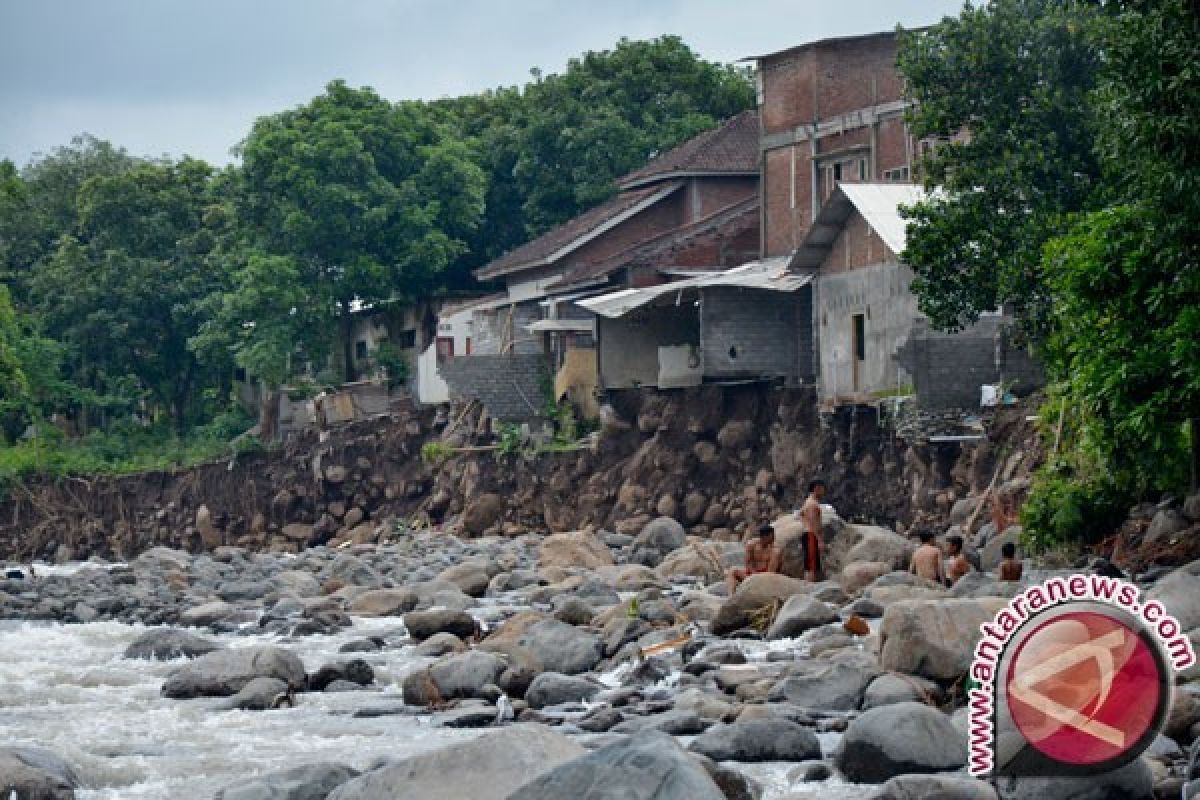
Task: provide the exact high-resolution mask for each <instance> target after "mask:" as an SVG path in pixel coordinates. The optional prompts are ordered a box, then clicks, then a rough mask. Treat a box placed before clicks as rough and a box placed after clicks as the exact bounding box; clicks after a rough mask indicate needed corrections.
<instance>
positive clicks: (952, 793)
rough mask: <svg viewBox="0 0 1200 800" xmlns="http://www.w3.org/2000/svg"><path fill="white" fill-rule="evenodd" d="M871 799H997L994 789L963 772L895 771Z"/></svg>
mask: <svg viewBox="0 0 1200 800" xmlns="http://www.w3.org/2000/svg"><path fill="white" fill-rule="evenodd" d="M871 800H996V790H995V789H993V788H992V787H991V785H989V784H987V783H984V782H983V781H981V780H979V779H978V778H970V777H967V776H965V775H898V776H897V777H895V778H892V779H890V780H889V781H887V782H886V783H885V784H883V786H880V787H879V791H877V792H875V794H873V795H871Z"/></svg>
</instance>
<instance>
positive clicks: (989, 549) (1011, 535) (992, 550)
mask: <svg viewBox="0 0 1200 800" xmlns="http://www.w3.org/2000/svg"><path fill="white" fill-rule="evenodd" d="M1021 530H1022V529H1021V526H1020V525H1012V526H1010V527H1008V528H1005V529H1004V532H1003V533H998V534H996V535H995V536H993V537H992V538H990V539H988V541H987V544H985V545H984V546H983V550H981V551H980V553H979V567H980V569H983V570H985V571H987V572H993V571H995V569H996V568H997V567H999V566H1000V560H1001V559H1002V558H1004V556H1003V554H1002V553H1001V552H1000V551H1001V550H1002V549H1003V548H1004V545H1006V544H1008V543H1010V542H1011V543H1012V544H1013V545H1015V546H1016V548H1017V555H1018V556H1020V554H1021Z"/></svg>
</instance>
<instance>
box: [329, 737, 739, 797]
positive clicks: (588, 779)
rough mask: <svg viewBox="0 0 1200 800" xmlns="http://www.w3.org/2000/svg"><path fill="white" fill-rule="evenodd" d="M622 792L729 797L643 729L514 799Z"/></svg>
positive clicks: (548, 775) (670, 741) (667, 740)
mask: <svg viewBox="0 0 1200 800" xmlns="http://www.w3.org/2000/svg"><path fill="white" fill-rule="evenodd" d="M464 797H466V795H464ZM618 798H619V800H725V795H724V794H723V793H722V792H721V790H720V789H719V788H717V785H716V784H715V783H713V779H712V778H711V777H709V775H708V773H707V772H706V771H705V770H704V768H703V767H702V766H700V764H698V763H697V762H696V761H694V760H693V759H692V758H691V757H689V756H688V754H687V753H686V752H685V751H684V750H683V748H682V747H680V746H679V744H678V743H677V742H676V741H675V739H674V738H673V737H671V736H669V735H667V734H665V733H662V732H660V731H643V732H641V733H638V734H636V735H634V736H630V737H629V738H627V739H622V740H621V741H618V742H615V743H614V744H611V745H609V746H608V747H604V748H602V749H600V750H597V751H596V752H594V753H589V754H587V755H585V756H583V757H581V758H577V759H575V760H573V761H569V762H567V763H566V764H562V765H561V766H558V767H556V768H555V769H552V770H550V771H548V772H545V773H544V774H542V775H541V776H540V777H538V778H535V779H534V780H532V781H530V782H529V783H527V784H525V785H524V786H522V787H521V788H519V789H517V790H516V791H515V792H513V793H512V794H510V795H509V796H508V800H618ZM338 800H340V798H339V799H338ZM473 800H474V798H473Z"/></svg>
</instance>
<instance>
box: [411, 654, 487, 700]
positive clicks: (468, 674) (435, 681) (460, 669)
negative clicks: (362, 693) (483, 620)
mask: <svg viewBox="0 0 1200 800" xmlns="http://www.w3.org/2000/svg"><path fill="white" fill-rule="evenodd" d="M507 666H508V665H507V664H505V662H504V659H502V658H500V656H498V655H496V654H495V653H489V652H486V651H484V650H469V651H467V652H465V653H460V654H456V655H452V656H447V657H445V658H443V659H441V660H440V661H438V662H437V663H435V664H433V665H432V666H430V667H428V668H426V669H420V670H417V671H415V672H410V673H409V674H408V675H406V676H405V678H404V681H403V683H402V688H403V691H404V702H405V703H408V704H409V705H413V706H430V705H435V704H437V703H441V702H444V701H446V700H453V699H456V698H463V697H484V696H485V692H484V688H485V687H486V686H488V685H489V684H490V685H495V684H496V683H497V681H499V680H500V676H501V675H503V674H504V670H505V669H507Z"/></svg>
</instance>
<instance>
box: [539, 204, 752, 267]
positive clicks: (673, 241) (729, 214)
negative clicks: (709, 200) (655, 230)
mask: <svg viewBox="0 0 1200 800" xmlns="http://www.w3.org/2000/svg"><path fill="white" fill-rule="evenodd" d="M757 224H758V197H757V195H751V196H750V197H747V198H745V199H744V200H739V201H738V202H736V203H731V204H729V205H727V206H725V207H724V208H719V209H717V210H716V211H714V212H713V213H712V214H709V215H708V216H707V217H702V218H700V219H698V220H696V221H694V222H691V223H688V224H687V225H684V226H683V227H680V228H675V229H673V230H669V231H666V232H664V233H661V234H659V235H658V236H654V237H652V238H650V239H646V240H644V241H641V242H638V243H637V244H634V245H632V246H631V247H628V248H626V249H625V250H622V251H621V252H619V253H616V254H614V255H613V256H611V257H609V258H606V259H604V260H603V261H593V262H590V263H586V264H579V265H578V266H576V267H574V268H572V269H571V270H570V271H569V272H567V274H565V275H563V277H562V279H561V280H559V281H558V282H557V283H555V284H553V285H552V286H551V288H552V289H559V288H564V287H568V286H576V285H580V284H586V283H590V282H594V281H596V280H598V279H600V278H606V277H608V276H609V275H612V274H613V273H614V272H616V271H617V270H619V269H621V268H623V267H625V266H626V265H628V264H630V263H631V262H633V261H635V260H638V261H653V260H655V259H659V258H663V257H669V256H670V255H671V254H672V253H674V252H677V251H678V250H680V249H682V248H684V247H686V246H687V245H688V244H690V243H691V242H693V241H694V240H696V239H698V238H700V237H703V236H706V235H713V234H718V235H722V236H735V235H737V234H738V233H740V232H741V231H743V230H745V229H746V228H748V227H749V226H751V225H757ZM713 266H714V267H716V266H717V265H715V264H714V265H713Z"/></svg>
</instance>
